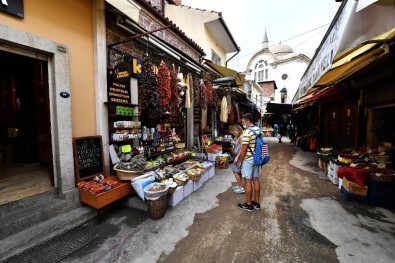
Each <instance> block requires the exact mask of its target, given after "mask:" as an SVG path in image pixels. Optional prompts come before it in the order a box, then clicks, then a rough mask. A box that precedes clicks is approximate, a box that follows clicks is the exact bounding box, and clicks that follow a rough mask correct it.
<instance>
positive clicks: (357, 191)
mask: <svg viewBox="0 0 395 263" xmlns="http://www.w3.org/2000/svg"><path fill="white" fill-rule="evenodd" d="M342 187H343V188H344V189H346V190H347V192H348V193H350V194H353V195H360V196H367V195H368V186H367V185H364V186H360V185H359V184H356V183H353V182H351V181H349V180H347V178H346V177H343V181H342Z"/></svg>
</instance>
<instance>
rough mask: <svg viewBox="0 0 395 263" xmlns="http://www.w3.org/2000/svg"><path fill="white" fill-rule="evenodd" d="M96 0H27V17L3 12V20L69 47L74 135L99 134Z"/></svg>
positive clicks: (0, 13) (1, 19)
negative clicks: (96, 105) (95, 39)
mask: <svg viewBox="0 0 395 263" xmlns="http://www.w3.org/2000/svg"><path fill="white" fill-rule="evenodd" d="M92 1H93V0H24V13H25V18H24V19H19V18H17V17H14V16H11V15H8V14H7V13H3V12H0V21H1V23H2V24H5V25H7V26H9V27H12V28H15V29H18V30H21V31H25V32H29V33H31V34H35V35H38V36H40V37H43V38H45V39H49V40H52V41H56V42H58V43H60V44H63V45H65V46H67V47H68V50H69V63H70V78H71V79H70V82H71V97H70V98H71V108H72V125H73V137H75V136H85V135H95V134H96V117H95V89H94V53H93V45H94V42H93V3H92ZM55 70H56V69H55Z"/></svg>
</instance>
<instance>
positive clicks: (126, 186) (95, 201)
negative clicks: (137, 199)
mask: <svg viewBox="0 0 395 263" xmlns="http://www.w3.org/2000/svg"><path fill="white" fill-rule="evenodd" d="M106 179H112V180H116V181H118V182H120V184H121V185H120V186H118V187H116V188H113V189H111V190H109V191H106V192H103V193H100V194H98V195H95V194H92V193H89V192H87V191H85V190H83V189H79V190H80V201H81V202H82V203H84V204H87V205H89V206H91V207H94V208H96V209H100V208H103V207H105V206H106V205H109V204H111V203H113V202H115V201H117V200H119V199H121V198H123V197H125V196H128V195H129V194H131V193H132V186H131V184H130V182H124V181H120V180H119V179H118V178H116V177H112V176H109V177H107V178H106Z"/></svg>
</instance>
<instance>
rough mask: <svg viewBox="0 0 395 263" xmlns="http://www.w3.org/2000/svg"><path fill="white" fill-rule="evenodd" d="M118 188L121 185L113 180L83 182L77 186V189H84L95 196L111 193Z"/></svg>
mask: <svg viewBox="0 0 395 263" xmlns="http://www.w3.org/2000/svg"><path fill="white" fill-rule="evenodd" d="M118 186H120V183H119V182H118V181H115V180H112V179H102V180H99V181H96V180H92V181H81V182H79V183H78V184H77V187H78V188H79V189H82V190H84V191H87V192H89V193H91V194H94V195H98V194H100V193H103V192H106V191H109V190H111V189H113V188H116V187H118Z"/></svg>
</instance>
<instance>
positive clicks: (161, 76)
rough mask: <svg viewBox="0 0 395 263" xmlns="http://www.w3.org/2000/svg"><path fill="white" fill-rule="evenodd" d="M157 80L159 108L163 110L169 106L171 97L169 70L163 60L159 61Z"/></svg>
mask: <svg viewBox="0 0 395 263" xmlns="http://www.w3.org/2000/svg"><path fill="white" fill-rule="evenodd" d="M157 81H158V92H159V102H160V106H161V108H162V109H163V110H164V109H166V107H167V106H169V103H170V99H171V86H170V72H169V68H168V67H167V65H166V63H165V62H164V61H162V62H161V63H160V66H159V70H158V76H157Z"/></svg>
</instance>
